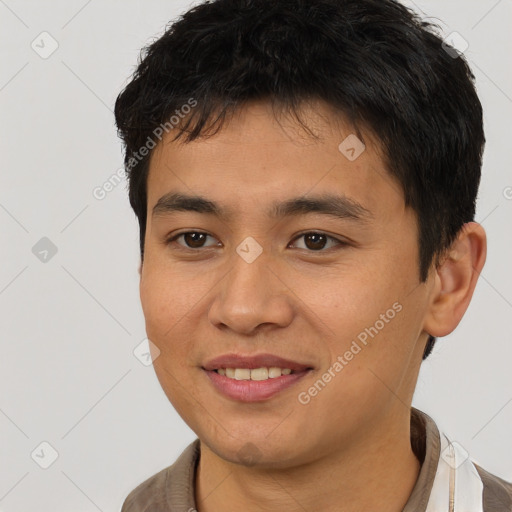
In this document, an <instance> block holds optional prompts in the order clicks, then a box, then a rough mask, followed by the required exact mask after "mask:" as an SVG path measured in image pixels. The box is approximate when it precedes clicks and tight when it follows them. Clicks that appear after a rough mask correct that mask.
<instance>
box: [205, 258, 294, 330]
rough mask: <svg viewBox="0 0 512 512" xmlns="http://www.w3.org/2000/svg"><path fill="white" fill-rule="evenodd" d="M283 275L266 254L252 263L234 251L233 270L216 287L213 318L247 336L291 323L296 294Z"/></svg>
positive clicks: (212, 321)
mask: <svg viewBox="0 0 512 512" xmlns="http://www.w3.org/2000/svg"><path fill="white" fill-rule="evenodd" d="M283 277H284V276H280V275H279V272H278V271H277V270H276V268H275V266H274V265H271V262H270V261H269V258H267V257H266V256H265V255H264V254H262V255H261V256H259V257H258V258H257V259H256V260H255V261H253V262H252V263H247V262H246V261H244V260H243V259H242V258H240V257H239V256H238V254H234V257H233V258H232V266H231V270H230V271H229V272H228V273H227V275H226V276H225V277H224V278H223V279H222V280H221V281H220V283H219V285H218V287H217V288H216V295H215V297H214V300H213V301H212V303H211V306H210V309H209V312H208V318H209V321H210V322H211V323H212V324H213V325H215V326H216V327H218V328H221V329H231V330H232V331H234V332H236V333H238V334H245V335H251V334H255V333H256V332H257V331H259V330H261V329H268V328H271V327H270V326H273V327H286V326H288V325H289V324H290V323H291V322H292V319H293V315H294V307H293V293H292V292H291V291H290V289H289V288H288V287H287V286H286V284H285V283H286V280H285V279H283ZM263 326H266V327H263Z"/></svg>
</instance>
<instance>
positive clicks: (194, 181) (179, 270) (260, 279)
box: [140, 103, 431, 467]
mask: <svg viewBox="0 0 512 512" xmlns="http://www.w3.org/2000/svg"><path fill="white" fill-rule="evenodd" d="M302 118H303V119H305V120H306V122H307V125H308V126H309V127H310V128H311V129H313V131H314V132H315V133H316V134H317V135H318V136H319V138H318V139H314V138H312V137H311V136H310V135H307V134H306V133H305V132H304V131H303V129H301V128H300V126H299V125H298V124H297V123H296V121H293V120H292V119H288V120H287V119H285V118H281V119H280V120H279V122H278V121H276V120H275V118H274V115H273V114H272V111H271V109H270V107H269V106H268V105H267V104H265V103H252V104H250V105H248V106H247V107H245V108H244V109H243V110H240V111H238V113H237V115H236V116H234V117H233V118H232V119H231V120H230V121H229V123H226V124H225V125H224V126H223V128H222V129H221V130H220V131H219V132H218V133H217V134H216V135H215V136H213V137H211V138H209V139H199V140H196V141H194V142H192V143H188V144H184V143H182V142H180V141H178V142H172V141H170V139H167V140H166V139H164V140H163V142H162V143H161V144H160V145H159V146H157V147H156V148H155V150H154V153H153V155H152V158H151V163H150V171H149V176H148V183H147V187H148V221H147V229H146V238H145V256H144V262H143V265H142V269H141V279H140V295H141V301H142V307H143V311H144V315H145V320H146V329H147V334H148V337H149V339H150V340H151V341H152V342H153V343H154V345H155V346H156V347H157V348H158V350H159V351H160V353H159V355H158V357H156V356H157V354H158V351H157V350H156V349H155V350H153V357H156V359H154V367H155V371H156V374H157V376H158V379H159V381H160V384H161V386H162V388H163V390H164V391H165V393H166V395H167V397H168V398H169V400H170V401H171V403H172V404H173V406H174V407H175V408H176V410H177V411H178V413H179V414H180V415H181V416H182V418H183V419H184V420H185V421H186V423H187V424H188V425H189V426H190V427H191V428H192V429H193V430H194V432H195V433H196V434H197V435H198V437H199V438H200V439H201V441H202V442H203V443H205V444H206V446H208V447H209V448H210V449H211V450H212V451H213V452H215V453H216V454H217V455H219V456H220V457H222V458H223V459H225V460H228V461H233V462H238V463H240V462H243V461H245V460H246V458H244V457H245V455H246V454H247V453H246V452H250V453H249V456H250V458H251V457H252V463H254V462H255V461H256V462H258V463H259V464H261V465H262V466H265V465H268V466H274V467H286V466H293V465H296V464H300V463H307V462H310V461H312V460H315V459H317V458H319V457H321V456H327V455H328V454H330V453H334V452H336V451H338V452H339V451H340V450H348V449H349V447H350V446H355V445H357V443H358V440H359V441H361V442H362V440H363V439H364V440H366V442H368V440H369V439H372V436H375V435H376V433H377V432H376V431H377V430H378V429H376V428H375V427H376V425H383V424H384V423H386V422H389V421H390V418H392V417H397V413H398V414H399V415H405V413H406V411H407V408H406V407H405V406H404V404H410V401H411V400H412V393H413V390H414V386H415V383H416V378H417V373H418V371H419V365H420V363H421V355H422V351H423V346H424V343H425V341H426V337H427V334H426V333H425V332H424V330H423V325H424V318H425V312H426V309H427V307H428V297H429V293H430V291H431V285H430V283H431V281H430V280H427V282H426V283H421V284H420V282H419V266H418V265H419V263H418V262H419V256H418V244H417V239H418V229H417V224H416V216H415V214H414V212H413V211H412V210H411V209H410V208H406V207H405V204H404V197H403V194H402V192H401V189H400V186H399V184H398V183H397V182H396V181H395V180H394V179H393V178H392V177H391V176H390V175H389V174H388V172H387V171H386V169H385V166H384V163H383V159H382V156H381V153H380V152H379V146H378V144H377V143H376V142H375V141H373V140H372V139H371V138H370V136H369V135H367V134H363V135H364V138H365V147H364V150H363V151H362V152H361V154H360V155H359V156H357V153H358V152H359V151H360V150H361V149H362V148H363V146H361V142H360V141H358V140H357V139H355V138H354V137H355V135H354V130H353V129H351V128H350V126H348V125H346V124H344V123H343V122H342V121H340V120H339V119H340V118H339V116H338V117H334V115H333V114H331V112H330V111H329V109H328V108H327V106H325V105H323V104H316V105H314V108H313V107H312V106H309V107H306V106H305V107H304V110H303V111H302ZM171 135H172V133H171ZM350 135H351V138H349V139H348V140H347V141H346V142H345V143H344V144H342V146H341V149H340V147H339V146H340V143H342V142H343V141H344V140H345V139H346V138H347V137H348V136H350ZM351 148H353V149H354V151H351ZM354 156H357V158H355V159H354ZM178 194H179V197H178V196H177V195H178ZM185 196H191V197H187V198H186V197H185ZM194 198H196V199H195V200H194ZM197 198H202V201H198V200H197ZM429 279H430V278H429ZM259 356H261V357H260V358H258V357H259ZM278 358H281V359H282V360H285V361H282V360H279V359H278ZM279 367H281V368H283V367H284V368H286V367H288V369H289V370H292V372H291V373H290V374H289V375H286V374H287V373H288V371H287V370H285V371H284V372H283V371H281V372H279V371H278V370H275V369H274V370H270V377H268V378H267V379H266V380H257V379H265V377H266V376H267V375H268V372H269V370H268V368H279ZM226 368H233V369H236V368H238V370H236V371H234V377H235V378H233V377H232V376H233V371H231V370H227V373H228V375H231V377H229V376H227V375H222V373H223V370H225V369H226ZM257 368H264V369H263V370H257V371H255V372H252V378H253V380H245V379H247V378H248V377H249V376H250V375H251V372H250V371H249V370H250V369H254V370H256V369H257ZM218 369H220V371H215V370H218ZM266 372H267V373H266ZM276 375H277V376H276ZM239 379H241V380H239ZM407 417H408V412H407Z"/></svg>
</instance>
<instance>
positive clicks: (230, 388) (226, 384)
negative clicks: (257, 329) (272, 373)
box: [205, 370, 311, 402]
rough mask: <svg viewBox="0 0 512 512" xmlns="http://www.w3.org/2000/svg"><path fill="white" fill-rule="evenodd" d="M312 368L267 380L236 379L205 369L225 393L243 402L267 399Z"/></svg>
mask: <svg viewBox="0 0 512 512" xmlns="http://www.w3.org/2000/svg"><path fill="white" fill-rule="evenodd" d="M310 371H311V370H304V371H302V372H297V373H290V374H289V375H281V377H275V378H274V379H267V380H236V379H231V378H229V377H225V376H224V375H219V374H218V373H217V372H216V371H213V370H211V371H207V370H205V373H206V375H208V377H209V378H210V381H211V382H212V384H213V385H214V386H215V388H216V389H217V390H218V391H220V392H221V393H222V394H223V395H225V396H227V397H229V398H232V399H234V400H240V401H241V402H260V401H262V400H267V399H269V398H271V397H273V396H274V395H277V393H279V392H280V391H283V390H284V389H286V388H289V387H290V386H293V385H294V384H295V383H297V382H298V381H299V380H301V379H302V378H304V377H305V376H306V375H307V374H309V372H310Z"/></svg>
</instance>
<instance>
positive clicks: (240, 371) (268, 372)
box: [217, 366, 292, 380]
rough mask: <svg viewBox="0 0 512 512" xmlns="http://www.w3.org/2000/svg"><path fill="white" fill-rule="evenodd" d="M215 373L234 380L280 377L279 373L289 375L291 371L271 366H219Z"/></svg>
mask: <svg viewBox="0 0 512 512" xmlns="http://www.w3.org/2000/svg"><path fill="white" fill-rule="evenodd" d="M217 373H218V374H219V375H224V376H226V377H229V378H230V379H235V380H267V379H275V378H276V377H281V375H290V373H292V371H291V369H290V368H277V367H276V366H271V367H270V368H254V369H253V370H250V369H249V368H225V369H224V368H219V369H217Z"/></svg>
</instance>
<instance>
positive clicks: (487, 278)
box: [0, 0, 512, 512]
mask: <svg viewBox="0 0 512 512" xmlns="http://www.w3.org/2000/svg"><path fill="white" fill-rule="evenodd" d="M190 5H192V4H191V2H189V1H181V0H180V1H178V0H167V1H163V0H158V1H157V0H153V1H149V2H142V1H140V0H139V1H137V0H123V1H121V0H108V1H102V2H100V1H98V0H89V1H84V0H75V1H69V0H68V1H64V0H60V1H53V2H40V1H35V0H33V1H21V0H0V34H1V38H2V44H1V46H0V54H1V69H0V107H1V120H2V122H1V128H0V129H1V133H0V145H1V188H0V233H1V237H0V241H1V242H0V246H1V249H0V250H1V265H0V310H1V331H0V336H1V355H0V390H1V391H0V432H1V441H0V450H1V452H0V511H3V512H27V511H28V510H38V511H39V512H49V511H52V512H55V511H70V510H73V511H74V512H93V511H97V510H100V511H116V510H119V509H120V506H121V503H122V501H123V500H124V498H125V497H126V495H127V494H128V492H129V491H131V490H132V489H133V488H134V487H135V486H136V485H138V484H139V483H141V482H142V481H143V480H145V479H146V478H148V477H149V476H151V475H152V474H154V473H155V472H157V471H159V470H160V469H162V468H164V467H166V466H168V465H169V464H171V463H172V462H173V461H174V460H175V459H176V457H177V456H178V455H179V454H180V453H181V451H182V450H183V449H184V448H185V446H186V445H187V444H188V443H190V442H191V441H192V440H193V439H194V438H195V435H194V433H193V432H192V431H191V430H190V429H189V428H188V427H187V426H186V425H185V424H184V423H183V421H182V420H181V418H180V417H179V416H178V415H177V414H176V412H175V411H174V409H173V408H172V406H171V405H170V403H169V402H168V401H167V398H166V397H165V395H164V393H163V391H162V390H161V388H160V386H159V384H158V381H157V379H156V377H155V374H154V371H153V369H152V367H151V366H145V365H144V364H143V363H142V362H141V361H140V360H139V359H138V358H137V357H136V356H135V355H134V353H133V351H134V349H136V347H138V346H139V345H140V344H141V342H143V340H144V339H145V330H144V321H143V316H142V310H141V307H140V304H139V297H138V274H137V268H138V263H139V252H138V226H137V223H136V219H135V216H134V214H133V212H132V211H131V209H130V207H129V204H128V199H127V193H126V183H125V182H124V181H123V182H122V183H121V184H119V185H118V186H117V187H116V188H115V189H114V190H112V191H110V192H109V193H108V194H107V195H106V197H105V198H104V199H103V200H98V199H96V198H95V197H94V195H93V191H94V189H95V188H96V187H99V186H101V185H102V184H103V183H104V182H105V181H106V180H108V179H109V177H110V176H112V175H113V174H115V173H116V172H117V170H118V169H119V168H120V167H121V166H122V150H121V144H120V142H119V140H118V138H117V135H116V131H115V127H114V120H113V114H112V109H113V105H114V101H115V98H116V96H117V94H118V93H119V92H120V90H121V88H122V87H123V86H124V85H125V84H126V83H127V80H128V78H129V76H130V74H131V73H132V72H133V70H134V67H135V65H136V62H137V57H138V54H139V49H140V48H141V47H142V46H144V45H146V44H147V43H149V42H150V41H151V40H152V39H153V38H154V37H156V36H159V35H160V34H161V33H162V31H163V30H164V27H165V25H166V23H167V22H169V21H170V20H172V19H174V18H175V17H176V16H177V15H178V14H180V13H181V12H183V11H184V10H186V8H187V7H188V6H190ZM407 5H410V6H412V7H414V8H415V9H417V10H418V9H419V10H423V11H424V12H425V13H426V14H428V15H429V16H431V17H436V18H439V20H442V22H443V24H442V27H443V30H444V32H445V34H449V33H451V32H453V31H456V32H458V33H459V34H461V35H462V37H463V38H464V39H465V40H466V41H467V42H468V43H469V47H468V49H467V50H466V52H465V55H466V56H467V58H468V59H469V62H470V65H471V66H472V68H473V70H474V73H475V75H476V78H477V87H478V91H479V94H480V97H481V100H482V103H483V107H484V112H485V128H486V136H487V146H486V151H485V156H484V168H483V178H482V184H481V189H480V195H479V201H478V209H477V220H478V221H480V222H482V223H483V226H484V227H485V229H486V231H487V234H488V257H487V263H486V266H485V268H484V271H483V272H482V275H481V278H480V280H479V283H478V286H477V288H476V292H475V295H474V298H473V301H472V303H471V306H470V308H469V310H468V312H467V314H466V316H465V318H464V319H463V321H462V323H461V324H460V326H459V327H458V329H457V330H456V331H455V332H454V333H453V334H451V335H450V336H447V337H445V338H443V339H441V340H439V341H438V344H437V347H436V349H435V352H434V353H433V355H431V356H430V357H429V359H428V360H427V361H426V362H425V363H424V364H423V368H422V371H421V374H420V378H419V382H418V388H417V391H416V395H415V399H414V403H413V405H415V406H416V407H419V408H420V409H422V410H424V411H425V412H427V413H428V414H430V415H431V416H432V417H433V418H434V419H435V420H436V421H437V422H438V425H439V427H440V428H441V429H442V430H443V431H445V432H446V433H447V434H448V435H449V436H451V438H452V440H455V441H458V442H459V443H460V444H461V445H462V446H464V448H465V449H466V450H468V451H469V452H470V454H471V456H472V458H473V459H474V460H475V461H477V462H478V463H480V464H481V465H483V467H484V468H486V469H488V470H489V471H491V472H494V473H496V474H498V475H500V476H502V477H504V478H506V479H508V480H512V437H511V435H510V432H512V428H511V427H512V379H511V371H510V361H511V360H512V339H511V335H510V327H509V323H508V321H509V319H510V318H511V317H512V273H511V272H510V261H512V241H511V237H510V225H511V220H512V200H511V198H512V188H510V187H512V174H511V170H510V169H511V163H512V162H511V156H510V141H509V140H510V130H509V121H510V118H511V116H510V114H511V111H512V99H511V98H512V76H511V73H510V66H509V58H510V53H511V50H512V35H511V32H510V31H509V27H510V22H511V20H512V2H511V1H510V0H500V1H495V0H492V1H491V0H486V1H482V0H478V1H476V0H472V1H454V2H446V1H443V0H429V1H421V2H420V1H418V2H415V3H414V4H413V3H412V2H407ZM42 32H48V33H49V34H50V36H47V35H42V36H41V35H40V34H41V33H42ZM33 41H34V43H33V44H34V46H35V48H37V51H36V50H35V49H33V47H32V46H31V45H32V42H33ZM41 41H43V42H41ZM52 41H56V43H54V42H52ZM52 44H58V48H57V50H56V51H55V52H54V53H53V54H51V55H50V56H47V58H42V57H41V56H40V54H41V53H43V54H44V52H49V51H50V50H51V49H52V46H51V45H52ZM38 52H39V53H38ZM44 56H46V55H44ZM454 200H457V198H454ZM43 237H46V238H47V239H49V240H50V241H51V243H50V242H49V241H48V240H43V241H41V239H42V238H43ZM37 244H38V245H37ZM34 246H35V249H34ZM52 248H53V252H54V251H55V250H57V252H56V253H55V254H53V253H52ZM44 251H48V252H46V253H45V252H44ZM34 253H35V254H34ZM41 258H43V261H42V260H41ZM143 348H144V344H143V345H141V348H139V352H137V353H138V354H140V351H141V350H142V352H143ZM42 442H46V443H49V445H51V447H53V449H54V450H55V451H56V452H57V453H58V458H57V459H56V460H55V461H54V462H53V464H51V465H50V466H49V467H48V468H47V469H43V468H42V467H40V465H41V464H43V465H44V464H48V463H49V462H51V460H52V448H51V447H50V446H49V445H46V444H43V445H41V443H42Z"/></svg>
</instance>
